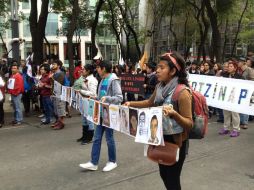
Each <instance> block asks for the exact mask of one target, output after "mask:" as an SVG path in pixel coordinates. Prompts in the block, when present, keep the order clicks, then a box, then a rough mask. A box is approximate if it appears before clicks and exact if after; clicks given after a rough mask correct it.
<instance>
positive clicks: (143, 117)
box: [135, 108, 151, 143]
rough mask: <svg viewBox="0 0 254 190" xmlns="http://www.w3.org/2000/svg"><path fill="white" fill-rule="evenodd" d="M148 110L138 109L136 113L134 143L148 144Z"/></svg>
mask: <svg viewBox="0 0 254 190" xmlns="http://www.w3.org/2000/svg"><path fill="white" fill-rule="evenodd" d="M150 117H151V115H150V109H149V108H145V109H140V110H139V111H138V128H137V134H136V138H135V142H139V143H148V139H149V136H148V128H149V126H150V125H149V119H150Z"/></svg>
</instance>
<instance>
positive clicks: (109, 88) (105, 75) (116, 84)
mask: <svg viewBox="0 0 254 190" xmlns="http://www.w3.org/2000/svg"><path fill="white" fill-rule="evenodd" d="M96 70H97V72H98V74H99V75H100V77H101V78H102V80H101V82H100V84H99V87H98V97H97V99H98V100H100V101H101V102H102V103H107V104H116V105H118V104H120V103H121V102H122V101H123V95H122V90H121V83H120V80H119V78H118V77H117V76H116V75H115V74H114V73H111V71H112V64H111V63H110V62H109V61H105V60H104V61H101V62H100V63H99V64H98V65H97V66H96ZM101 123H103V122H101ZM104 132H105V135H106V141H107V146H108V157H109V158H108V163H107V164H106V166H105V167H104V168H103V171H104V172H108V171H111V170H113V169H115V168H116V167H117V163H116V147H115V140H114V135H113V134H114V131H113V129H111V128H108V127H105V126H102V125H97V127H96V130H95V133H94V139H93V146H92V152H91V161H89V162H87V163H84V164H80V165H79V166H80V167H81V168H84V169H87V170H97V169H98V163H99V158H100V152H101V141H102V137H103V133H104Z"/></svg>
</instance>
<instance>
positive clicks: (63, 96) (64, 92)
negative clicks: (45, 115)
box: [61, 86, 67, 102]
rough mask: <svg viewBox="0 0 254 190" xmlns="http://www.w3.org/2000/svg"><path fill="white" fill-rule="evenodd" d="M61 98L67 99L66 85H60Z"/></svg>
mask: <svg viewBox="0 0 254 190" xmlns="http://www.w3.org/2000/svg"><path fill="white" fill-rule="evenodd" d="M61 100H62V101H65V102H66V101H67V87H66V86H62V93H61Z"/></svg>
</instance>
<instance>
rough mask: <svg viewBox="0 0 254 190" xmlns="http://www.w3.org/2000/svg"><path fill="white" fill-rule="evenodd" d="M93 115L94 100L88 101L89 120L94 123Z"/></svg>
mask: <svg viewBox="0 0 254 190" xmlns="http://www.w3.org/2000/svg"><path fill="white" fill-rule="evenodd" d="M93 113H94V100H93V99H89V101H88V113H87V117H86V118H87V120H88V121H91V122H93Z"/></svg>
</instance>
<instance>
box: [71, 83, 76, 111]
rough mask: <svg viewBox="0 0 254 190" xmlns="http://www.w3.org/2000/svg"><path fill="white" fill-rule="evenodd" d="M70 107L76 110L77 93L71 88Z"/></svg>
mask: <svg viewBox="0 0 254 190" xmlns="http://www.w3.org/2000/svg"><path fill="white" fill-rule="evenodd" d="M71 107H73V108H75V109H76V108H77V92H76V91H75V90H74V89H73V88H71Z"/></svg>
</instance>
